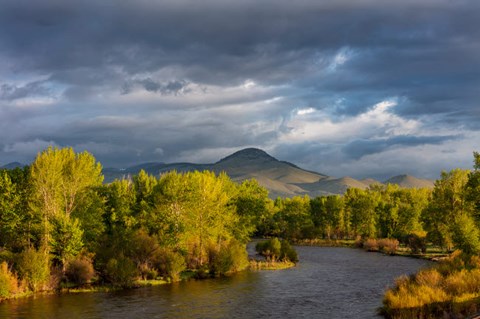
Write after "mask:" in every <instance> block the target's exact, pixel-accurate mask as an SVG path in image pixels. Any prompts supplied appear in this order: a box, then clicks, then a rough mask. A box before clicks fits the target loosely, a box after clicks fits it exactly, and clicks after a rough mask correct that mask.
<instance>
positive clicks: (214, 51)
mask: <svg viewBox="0 0 480 319" xmlns="http://www.w3.org/2000/svg"><path fill="white" fill-rule="evenodd" d="M0 6H1V7H2V10H0V129H1V131H2V138H1V139H0V164H6V163H8V162H11V161H21V162H24V163H28V162H30V161H31V160H33V158H34V157H35V155H36V153H37V152H38V151H40V150H42V149H43V148H45V147H46V146H48V145H56V146H73V147H74V148H75V149H76V150H78V151H81V150H84V149H86V150H88V151H90V152H92V153H93V154H94V155H95V156H96V157H97V159H99V160H100V161H101V162H102V163H103V164H104V166H115V167H125V166H128V165H132V164H138V163H140V162H147V161H162V162H169V161H180V160H182V161H195V162H212V161H216V160H218V159H219V158H221V157H223V156H225V155H228V154H229V153H230V152H233V151H236V150H238V149H241V148H244V147H259V148H263V149H265V150H267V151H268V152H270V153H271V154H272V155H273V156H276V157H278V158H280V159H285V160H289V161H292V162H294V163H295V164H297V165H299V166H301V167H304V168H307V169H312V170H318V171H320V172H322V173H325V174H329V175H337V176H341V175H352V176H354V177H359V178H361V177H366V176H373V177H379V178H380V177H384V176H387V177H388V176H389V175H390V176H391V175H396V174H400V173H415V174H417V175H420V177H428V178H435V177H437V176H438V175H439V172H440V171H441V170H443V169H450V168H453V167H457V166H458V167H464V168H469V167H471V163H472V151H474V150H478V149H479V148H480V145H479V142H478V141H479V139H478V138H479V137H480V133H479V131H480V105H479V102H478V101H479V100H480V90H478V88H479V87H480V86H479V85H480V22H479V20H478V14H477V12H479V10H480V3H479V2H478V1H474V0H471V1H447V0H440V1H433V0H427V1H421V2H420V1H398V2H391V3H388V4H386V3H385V2H384V1H373V0H360V1H353V0H352V1H346V0H340V1H313V0H302V1H297V2H295V3H292V2H291V1H286V0H285V1H283V0H281V1H273V0H265V1H251V0H247V1H220V0H207V1H202V2H198V1H187V0H180V1H161V2H157V1H151V0H140V1H133V0H126V1H113V0H105V1H91V0H86V1H77V2H69V1H60V0H44V1H33V2H32V1H27V0H18V1H7V0H0ZM412 167H414V168H412Z"/></svg>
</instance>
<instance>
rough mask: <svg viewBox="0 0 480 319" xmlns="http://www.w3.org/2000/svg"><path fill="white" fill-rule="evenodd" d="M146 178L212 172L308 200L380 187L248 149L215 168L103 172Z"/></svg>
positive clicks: (149, 166) (421, 183) (406, 181)
mask: <svg viewBox="0 0 480 319" xmlns="http://www.w3.org/2000/svg"><path fill="white" fill-rule="evenodd" d="M142 169H143V170H145V171H146V172H148V173H149V174H153V175H159V174H161V173H164V172H167V171H172V170H176V171H178V172H187V171H194V170H199V171H202V170H211V171H214V172H215V173H220V172H225V173H227V174H228V175H229V176H230V178H232V179H233V180H234V181H236V182H241V181H244V180H246V179H251V178H255V179H256V180H257V181H258V182H259V184H260V185H262V186H264V187H265V188H267V189H268V190H269V192H270V197H271V198H276V197H278V196H280V197H292V196H295V195H309V196H311V197H315V196H323V195H330V194H343V193H344V192H345V191H346V190H347V189H348V188H350V187H356V188H361V189H365V188H368V187H369V186H370V185H372V184H381V183H380V182H379V181H377V180H374V179H364V180H361V181H359V180H356V179H353V178H351V177H342V178H335V177H329V176H327V175H324V174H320V173H317V172H312V171H308V170H304V169H301V168H300V167H298V166H296V165H294V164H292V163H289V162H284V161H279V160H277V159H276V158H274V157H272V156H270V155H269V154H267V153H266V152H265V151H263V150H260V149H256V148H247V149H243V150H240V151H238V152H235V153H233V154H231V155H229V156H227V157H225V158H223V159H221V160H220V161H218V162H216V163H214V164H194V163H170V164H165V163H145V164H141V165H137V166H133V167H130V168H127V169H124V170H116V169H105V170H104V173H105V179H106V182H110V181H112V180H113V179H115V178H124V177H125V176H129V175H134V174H137V173H138V172H139V171H140V170H142ZM387 182H388V183H392V184H398V185H400V186H402V187H432V186H433V182H431V181H428V180H422V179H418V178H415V177H413V176H408V175H400V176H396V177H394V178H391V179H389V180H388V181H387Z"/></svg>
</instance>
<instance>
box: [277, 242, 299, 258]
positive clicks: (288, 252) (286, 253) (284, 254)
mask: <svg viewBox="0 0 480 319" xmlns="http://www.w3.org/2000/svg"><path fill="white" fill-rule="evenodd" d="M280 259H281V260H285V261H291V262H293V263H297V262H298V254H297V251H296V250H295V249H294V248H293V247H292V246H291V245H290V243H289V242H288V241H286V240H282V248H281V250H280Z"/></svg>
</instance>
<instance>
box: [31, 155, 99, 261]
mask: <svg viewBox="0 0 480 319" xmlns="http://www.w3.org/2000/svg"><path fill="white" fill-rule="evenodd" d="M31 181H32V187H33V197H34V200H35V203H36V208H37V210H38V211H39V212H41V214H42V216H43V233H44V234H43V238H44V247H45V249H46V250H47V252H48V251H50V249H51V246H52V245H53V246H56V245H57V244H58V243H57V241H58V240H60V241H61V242H63V241H64V240H66V239H68V238H69V239H71V240H72V244H73V243H74V242H73V240H74V238H75V239H76V238H77V236H76V234H78V233H79V231H80V232H81V230H80V229H79V227H80V225H79V224H78V223H77V222H75V221H73V220H70V218H71V214H72V212H73V211H74V210H75V209H76V208H77V207H78V204H79V202H80V198H81V196H82V194H83V193H84V192H86V191H87V190H88V189H89V188H91V187H96V186H100V185H101V184H102V181H103V175H102V167H101V165H100V164H99V163H97V162H96V160H95V158H94V157H93V156H92V155H91V154H90V153H88V152H83V153H75V152H74V151H73V149H72V148H63V149H59V148H56V147H55V148H54V147H49V148H48V149H46V150H45V151H43V152H41V153H39V154H38V155H37V157H36V159H35V161H34V162H33V164H32V167H31ZM54 220H55V223H53V221H54ZM65 225H69V226H68V227H66V226H65ZM64 226H65V227H64ZM70 226H71V227H70ZM52 228H53V229H52ZM52 230H53V231H54V232H55V233H56V234H59V233H61V234H63V236H64V238H58V236H56V238H53V237H52V235H51V234H52ZM65 231H67V233H68V234H67V233H65ZM64 244H65V243H64ZM77 244H78V242H77ZM57 246H58V245H57ZM57 257H58V258H59V259H61V260H64V258H63V257H62V256H57Z"/></svg>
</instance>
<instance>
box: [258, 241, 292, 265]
mask: <svg viewBox="0 0 480 319" xmlns="http://www.w3.org/2000/svg"><path fill="white" fill-rule="evenodd" d="M255 250H256V251H257V252H258V253H259V254H260V255H262V256H265V257H266V258H267V261H275V260H287V261H291V262H294V263H296V262H298V255H297V252H296V251H295V249H293V247H292V246H291V245H290V243H289V242H288V241H286V240H282V241H280V240H278V238H272V239H270V240H267V241H264V242H259V243H257V245H256V246H255Z"/></svg>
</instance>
